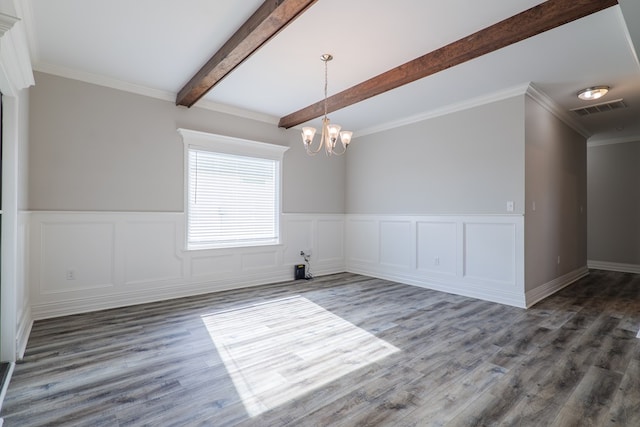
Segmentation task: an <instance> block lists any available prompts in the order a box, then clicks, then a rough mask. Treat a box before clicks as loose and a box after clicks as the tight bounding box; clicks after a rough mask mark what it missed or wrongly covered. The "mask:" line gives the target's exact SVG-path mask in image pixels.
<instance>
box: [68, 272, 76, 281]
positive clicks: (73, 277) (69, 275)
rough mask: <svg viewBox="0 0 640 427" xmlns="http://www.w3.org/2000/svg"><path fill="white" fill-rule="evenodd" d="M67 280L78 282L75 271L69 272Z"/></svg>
mask: <svg viewBox="0 0 640 427" xmlns="http://www.w3.org/2000/svg"><path fill="white" fill-rule="evenodd" d="M67 280H76V271H75V270H67Z"/></svg>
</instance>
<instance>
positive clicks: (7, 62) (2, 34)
mask: <svg viewBox="0 0 640 427" xmlns="http://www.w3.org/2000/svg"><path fill="white" fill-rule="evenodd" d="M33 84H34V80H33V72H32V69H31V59H30V56H29V47H28V45H27V38H26V33H25V29H24V23H23V22H21V20H20V19H19V18H16V17H15V16H10V15H7V14H4V13H0V91H1V92H2V93H3V94H4V95H8V96H16V95H17V92H18V91H19V90H22V89H25V88H27V87H29V86H32V85H33Z"/></svg>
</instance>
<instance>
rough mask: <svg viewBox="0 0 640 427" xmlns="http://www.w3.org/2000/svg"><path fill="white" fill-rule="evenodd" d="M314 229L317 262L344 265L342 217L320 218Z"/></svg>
mask: <svg viewBox="0 0 640 427" xmlns="http://www.w3.org/2000/svg"><path fill="white" fill-rule="evenodd" d="M315 229H316V230H317V231H318V238H317V242H318V244H317V247H318V256H317V259H318V262H328V263H333V264H336V263H338V264H343V265H344V215H340V218H337V219H331V218H326V219H325V218H320V219H318V220H317V226H316V227H315Z"/></svg>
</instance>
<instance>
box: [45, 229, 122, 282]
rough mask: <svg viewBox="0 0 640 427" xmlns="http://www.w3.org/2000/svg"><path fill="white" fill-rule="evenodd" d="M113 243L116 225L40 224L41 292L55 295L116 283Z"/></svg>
mask: <svg viewBox="0 0 640 427" xmlns="http://www.w3.org/2000/svg"><path fill="white" fill-rule="evenodd" d="M114 244H115V226H114V224H110V223H107V222H84V221H70V222H64V223H62V222H43V223H41V224H40V247H41V266H42V268H41V270H40V284H41V286H40V292H41V293H42V294H56V293H64V292H74V291H78V290H83V289H85V290H86V289H96V288H107V287H112V286H114V285H115V283H114V274H113V272H114V247H115V246H114Z"/></svg>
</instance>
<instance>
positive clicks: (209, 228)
mask: <svg viewBox="0 0 640 427" xmlns="http://www.w3.org/2000/svg"><path fill="white" fill-rule="evenodd" d="M188 153H189V154H188V155H189V162H188V169H189V170H188V173H189V176H188V219H187V222H188V226H187V234H188V246H189V248H191V249H198V248H207V247H228V246H245V245H260V244H274V243H278V215H279V209H278V207H279V200H280V199H279V194H278V190H279V182H278V180H279V161H277V160H272V159H263V158H255V157H245V156H237V155H231V154H224V153H216V152H211V151H207V150H200V149H195V148H190V149H189V150H188Z"/></svg>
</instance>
